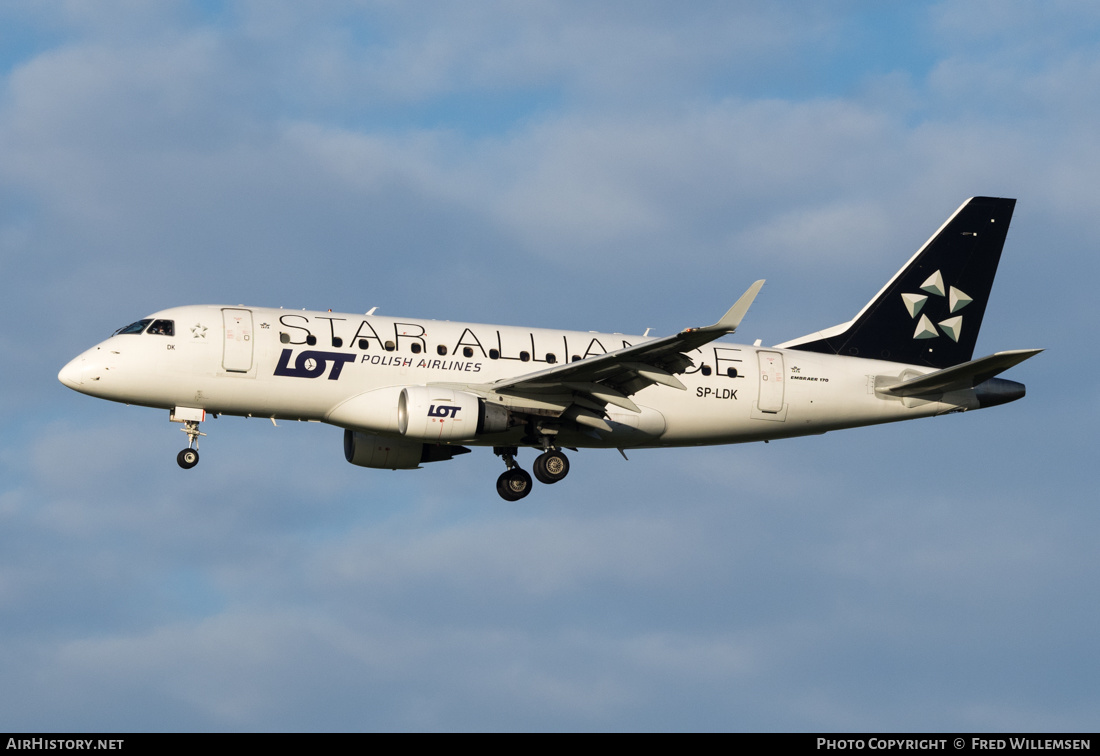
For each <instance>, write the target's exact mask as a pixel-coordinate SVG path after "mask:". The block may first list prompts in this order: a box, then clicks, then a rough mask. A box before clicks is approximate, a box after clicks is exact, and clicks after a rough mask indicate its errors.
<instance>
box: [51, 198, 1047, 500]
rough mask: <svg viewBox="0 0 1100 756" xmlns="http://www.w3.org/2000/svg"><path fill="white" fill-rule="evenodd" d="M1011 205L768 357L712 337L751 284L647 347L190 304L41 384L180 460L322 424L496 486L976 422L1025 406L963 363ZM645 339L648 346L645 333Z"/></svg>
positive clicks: (969, 210)
mask: <svg viewBox="0 0 1100 756" xmlns="http://www.w3.org/2000/svg"><path fill="white" fill-rule="evenodd" d="M1015 204H1016V201H1015V200H1012V199H996V198H990V197H975V198H972V199H970V200H967V201H966V202H965V203H963V205H962V206H961V207H960V208H959V209H958V210H956V211H955V213H954V214H953V215H952V216H951V217H950V218H949V219H948V220H947V222H946V223H944V224H943V226H941V227H940V229H939V230H938V231H937V232H936V233H935V234H934V235H933V236H932V238H931V239H929V241H928V242H926V243H925V245H924V246H923V247H921V248H920V250H919V251H918V252H917V253H916V254H915V255H914V256H913V257H912V259H910V260H909V262H908V263H906V265H905V267H903V268H902V269H901V270H900V271H899V272H898V273H897V274H896V275H895V276H894V277H893V278H892V279H890V281H889V282H888V283H887V284H886V286H884V287H883V289H882V290H881V291H880V292H879V293H878V294H877V295H876V296H875V297H874V298H873V299H872V300H871V301H870V302H869V303H868V304H867V306H866V307H864V308H863V309H862V310H860V311H859V313H858V314H857V315H856V316H855V317H854V318H853V319H852V320H850V321H849V322H847V323H844V324H841V325H838V326H834V327H832V328H827V329H825V330H823V331H819V332H817V333H813V334H810V335H808V336H803V337H802V338H798V339H794V340H793V341H788V342H786V343H783V344H779V345H777V346H774V347H763V346H760V344H759V342H757V343H756V344H755V345H752V346H746V345H739V344H734V343H728V342H725V341H718V339H720V338H721V337H722V336H726V335H728V334H732V333H734V332H735V331H736V330H737V326H738V325H739V324H740V322H741V319H742V318H743V317H744V316H745V313H746V312H747V311H748V309H749V305H750V304H751V303H752V301H753V299H754V298H755V297H756V295H757V293H758V292H759V291H760V287H761V286H762V285H763V284H764V282H763V281H757V282H755V283H754V284H753V285H752V286H750V287H749V289H748V291H746V292H745V293H744V294H743V295H742V296H741V298H740V299H738V300H737V302H736V303H735V304H734V305H733V307H731V308H730V309H729V311H728V312H727V313H726V314H725V315H724V316H722V318H721V319H720V320H719V321H718V322H717V323H715V324H714V325H709V326H705V327H702V328H688V329H686V330H684V331H681V332H679V333H677V334H674V335H672V336H666V337H663V338H649V337H648V336H647V335H642V336H624V335H622V334H618V333H614V334H611V333H596V332H589V333H584V332H578V331H555V330H546V329H534V328H515V327H509V326H496V325H480V324H474V323H452V322H445V321H437V320H421V319H418V318H387V317H381V316H378V315H375V314H374V310H371V311H370V312H368V313H367V314H366V315H352V314H338V313H333V312H307V311H304V310H303V311H289V310H282V309H267V308H252V307H243V306H237V307H226V306H221V305H201V306H190V307H175V308H172V309H169V310H162V311H161V312H157V313H154V314H152V315H149V316H148V317H146V318H142V319H141V320H138V321H137V322H135V323H132V324H130V325H128V326H126V327H124V328H120V329H119V330H118V331H116V332H115V333H114V335H112V336H111V337H110V338H109V339H107V340H106V341H104V342H102V343H100V344H98V345H97V346H94V347H92V348H91V349H89V350H87V351H86V352H84V353H83V354H81V355H80V356H78V357H77V358H76V359H74V360H73V361H72V362H70V363H69V364H68V365H66V366H65V367H64V368H63V369H62V370H61V372H60V374H59V375H58V378H59V379H60V380H61V382H62V383H63V384H65V385H66V386H68V387H70V388H72V389H75V390H76V391H79V392H81V393H84V394H90V395H91V396H97V397H101V398H103V399H110V400H112V401H117V402H124V403H126V404H137V405H143V406H147V407H156V408H159V409H167V410H168V411H169V413H170V414H169V419H170V420H171V421H172V422H178V423H183V426H184V427H183V428H182V430H183V431H184V432H185V433H186V434H187V437H188V440H189V443H188V445H187V448H186V449H184V450H183V451H181V452H180V453H179V455H178V457H177V461H178V463H179V465H180V467H183V468H185V469H187V468H191V467H194V466H195V465H196V464H197V463H198V461H199V453H198V439H199V437H200V436H204V435H206V434H205V433H201V432H200V431H199V423H200V422H201V421H203V420H205V419H206V416H207V414H210V415H212V416H214V417H217V416H218V415H221V414H226V415H240V416H247V417H265V418H270V419H271V421H272V422H273V423H274V422H275V420H276V419H285V420H305V421H312V422H324V423H330V424H332V425H335V426H338V427H340V428H343V429H344V456H345V458H346V459H347V460H348V462H351V463H352V464H354V465H360V466H362V467H375V468H386V469H413V468H419V467H420V465H421V464H423V463H427V462H438V461H441V460H448V459H451V458H452V457H454V456H455V455H458V454H465V453H466V452H469V451H470V449H469V448H467V445H468V446H488V447H492V449H493V453H494V454H497V455H498V456H500V457H501V458H502V459H503V461H504V463H505V465H506V466H507V469H506V470H505V472H504V473H503V474H501V476H500V478H499V479H498V480H497V491H498V492H499V494H500V495H501V496H502V497H503V498H505V499H507V500H509V501H515V500H518V499H521V498H523V497H524V496H526V495H527V494H528V493H530V491H531V487H532V481H531V476H530V475H529V474H528V473H527V472H526V471H524V470H523V469H522V468H520V467H519V465H518V464H517V462H516V455H517V453H518V450H519V449H520V448H521V447H527V448H532V449H536V450H539V451H540V452H541V453H540V454H539V455H538V456H537V457H536V458H535V460H534V464H533V466H532V467H533V471H534V474H535V477H536V478H538V479H539V480H540V481H541V482H543V483H556V482H558V481H560V480H562V479H563V478H564V477H565V476H566V474H567V473H568V472H569V460H568V458H567V457H566V456H565V455H564V454H563V453H562V449H572V450H577V449H580V448H615V449H618V450H619V451H620V452H622V453H623V455H624V456H625V452H623V450H625V449H635V448H653V447H664V446H699V445H705V444H731V443H744V442H748V441H767V440H770V439H775V438H790V437H793V436H805V435H812V434H821V433H825V432H827V431H831V430H836V429H839V428H853V427H857V426H862V425H873V424H876V423H887V422H894V421H897V420H909V419H912V418H918V417H928V416H931V415H940V414H944V413H948V412H961V411H965V410H971V409H979V408H983V407H990V406H993V405H997V404H1003V403H1005V402H1011V401H1014V400H1016V399H1019V398H1020V397H1022V396H1023V395H1024V386H1023V384H1020V383H1016V382H1014V381H1009V380H1004V379H1000V378H995V377H994V376H996V375H997V374H999V373H1001V372H1002V371H1004V370H1007V369H1008V368H1010V367H1012V366H1013V365H1016V364H1018V363H1020V362H1023V361H1024V360H1026V359H1028V358H1029V357H1032V356H1034V355H1035V354H1038V353H1039V352H1040V351H1042V350H1040V349H1027V350H1015V351H1008V352H997V353H996V354H992V355H990V356H988V357H982V358H980V359H976V360H975V359H972V357H973V353H974V344H975V342H976V340H977V336H978V329H979V328H980V326H981V323H982V316H983V315H984V313H985V307H986V302H987V300H988V298H989V293H990V290H991V288H992V285H993V277H994V274H995V273H996V270H997V263H998V260H999V259H1000V255H1001V248H1002V247H1003V245H1004V241H1005V236H1006V234H1007V232H1008V225H1009V221H1010V220H1011V218H1012V211H1013V208H1014V207H1015ZM647 333H648V331H647Z"/></svg>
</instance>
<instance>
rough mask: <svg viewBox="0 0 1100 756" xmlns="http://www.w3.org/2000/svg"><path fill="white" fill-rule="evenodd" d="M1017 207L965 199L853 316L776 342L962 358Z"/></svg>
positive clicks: (950, 361)
mask: <svg viewBox="0 0 1100 756" xmlns="http://www.w3.org/2000/svg"><path fill="white" fill-rule="evenodd" d="M1015 207H1016V200H1014V199H998V198H995V197H974V198H972V199H969V200H967V201H966V202H964V203H963V204H962V207H960V208H959V209H958V210H956V211H955V214H954V215H952V216H951V217H950V218H948V219H947V222H946V223H944V224H943V226H942V227H941V228H940V230H939V231H937V232H936V233H935V235H934V236H933V237H932V238H931V239H929V240H928V242H926V243H925V245H924V246H923V247H921V249H920V251H918V252H917V254H916V255H914V256H913V258H912V259H911V260H910V261H909V262H908V263H907V264H906V266H905V267H904V268H902V269H901V270H900V271H898V273H897V275H895V276H894V277H893V278H892V279H890V282H889V283H887V284H886V286H885V287H883V289H882V291H880V292H879V293H878V295H877V296H876V297H875V298H874V299H872V300H871V301H870V302H869V303H868V304H867V306H866V307H864V308H863V309H862V310H861V311H860V312H859V314H858V315H856V316H855V318H853V319H852V320H851V321H849V322H848V323H844V324H842V325H839V326H834V327H833V328H828V329H826V330H824V331H820V332H818V333H814V334H810V335H809V336H803V337H802V338H800V339H795V340H794V341H789V342H787V343H786V344H780V345H779V346H782V347H785V348H788V349H800V350H803V351H807V352H824V353H826V354H840V355H851V356H854V357H867V358H870V359H875V360H891V361H893V362H905V363H908V364H911V365H927V366H929V367H934V368H945V367H950V366H952V365H957V364H959V363H961V362H967V361H968V360H970V359H971V358H972V357H973V356H974V345H975V344H976V342H977V340H978V329H980V328H981V325H982V317H983V316H984V315H985V305H986V302H987V301H989V292H990V291H991V290H992V288H993V277H994V276H995V275H996V273H997V263H998V262H999V261H1000V259H1001V249H1002V247H1004V243H1005V236H1006V235H1007V234H1008V224H1009V222H1010V221H1011V220H1012V210H1013V209H1014V208H1015Z"/></svg>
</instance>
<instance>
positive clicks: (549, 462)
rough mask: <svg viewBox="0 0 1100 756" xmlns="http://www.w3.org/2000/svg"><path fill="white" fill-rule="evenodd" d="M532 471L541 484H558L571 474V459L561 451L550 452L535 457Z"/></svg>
mask: <svg viewBox="0 0 1100 756" xmlns="http://www.w3.org/2000/svg"><path fill="white" fill-rule="evenodd" d="M531 469H532V470H533V471H534V473H535V477H536V478H538V479H539V482H540V483H557V482H558V481H559V480H561V479H562V478H564V477H565V476H566V475H568V474H569V458H568V457H566V456H565V455H564V454H562V453H561V452H560V451H548V452H546V453H544V454H540V455H539V456H537V457H535V464H534V466H533V467H532V468H531Z"/></svg>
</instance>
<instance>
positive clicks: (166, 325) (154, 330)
mask: <svg viewBox="0 0 1100 756" xmlns="http://www.w3.org/2000/svg"><path fill="white" fill-rule="evenodd" d="M146 333H151V334H153V335H155V336H175V335H176V322H175V321H174V320H154V321H153V325H151V326H149V330H148V331H147V332H146Z"/></svg>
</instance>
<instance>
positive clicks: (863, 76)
mask: <svg viewBox="0 0 1100 756" xmlns="http://www.w3.org/2000/svg"><path fill="white" fill-rule="evenodd" d="M1098 27H1100V12H1098V11H1097V10H1096V9H1095V8H1094V7H1093V5H1092V4H1090V3H1084V2H1058V3H1051V2H1044V3H1027V2H1019V3H1012V4H1006V3H997V2H991V1H990V2H962V1H955V2H950V3H942V4H941V3H909V4H905V6H904V8H897V7H894V5H887V6H883V5H882V4H880V3H859V2H840V3H792V4H786V5H782V6H778V7H772V6H770V5H764V6H761V5H760V4H756V3H743V4H742V3H696V4H692V5H690V6H686V9H685V6H684V5H683V4H673V3H603V4H592V3H570V2H555V3H493V2H484V3H462V4H459V3H420V4H394V3H385V2H379V3H371V2H338V1H337V0H332V1H331V2H321V3H311V4H308V7H306V5H305V4H300V3H278V2H222V3H217V2H208V3H187V2H163V3H155V4H147V3H137V2H126V1H124V0H119V1H118V2H102V3H97V4H96V5H95V6H94V9H92V8H91V7H89V6H86V5H85V4H82V3H75V2H57V3H36V2H29V1H28V2H14V3H6V4H5V5H4V8H3V9H2V10H0V281H2V284H0V285H2V286H3V296H2V297H0V312H2V313H3V315H4V322H5V323H6V324H7V327H6V328H4V329H3V330H0V349H2V351H3V353H4V354H6V355H8V358H7V359H5V360H4V362H3V366H2V368H0V376H2V378H0V380H2V381H3V384H2V385H3V391H2V392H0V419H2V421H3V427H4V429H5V433H4V434H3V436H2V437H0V679H3V680H4V685H3V686H0V728H3V729H9V730H28V731H34V730H51V731H63V730H167V731H175V730H284V729H288V730H528V729H539V730H556V729H563V730H700V729H703V730H879V731H882V730H891V731H906V730H958V731H987V730H1035V731H1046V730H1094V729H1095V728H1096V714H1095V712H1096V711H1097V710H1098V709H1100V691H1098V685H1097V682H1096V681H1097V680H1098V679H1100V674H1098V673H1100V669H1098V666H1100V665H1098V656H1097V652H1096V649H1095V638H1096V637H1097V633H1098V630H1100V611H1098V609H1097V606H1098V605H1100V602H1098V601H1097V599H1098V598H1100V597H1098V595H1097V587H1096V580H1095V576H1096V574H1097V569H1098V567H1100V559H1098V557H1097V555H1096V550H1095V534H1096V532H1097V530H1098V529H1100V516H1098V515H1097V511H1096V506H1095V501H1094V499H1095V493H1094V491H1095V483H1094V478H1095V476H1094V474H1093V470H1094V468H1095V462H1094V459H1093V458H1094V456H1095V448H1096V443H1095V442H1096V431H1095V428H1096V427H1097V423H1098V422H1100V412H1098V409H1100V408H1098V402H1097V399H1096V397H1095V392H1093V391H1091V390H1090V387H1091V382H1092V377H1091V376H1092V375H1093V373H1094V372H1095V369H1096V367H1097V358H1096V357H1095V354H1094V353H1095V350H1093V349H1091V348H1090V347H1091V341H1092V339H1091V337H1090V336H1089V335H1088V334H1089V333H1092V332H1093V331H1094V330H1095V328H1094V326H1095V324H1096V321H1097V316H1096V314H1095V307H1094V305H1093V301H1094V299H1095V297H1094V294H1093V288H1094V286H1095V284H1094V282H1095V281H1096V279H1097V273H1098V272H1100V271H1098V267H1100V266H1098V264H1097V255H1096V253H1095V240H1096V239H1097V238H1098V236H1100V228H1098V226H1100V220H1098V219H1100V193H1098V192H1097V191H1096V176H1098V175H1100V148H1098V147H1097V143H1096V139H1095V124H1096V123H1097V122H1098V120H1100V100H1097V98H1096V97H1094V96H1093V94H1092V93H1094V92H1096V91H1100V35H1098V34H1097V31H1098ZM974 195H993V196H1009V197H1016V198H1018V200H1019V202H1018V204H1017V209H1016V214H1015V216H1014V219H1013V224H1012V229H1011V231H1010V233H1009V237H1008V243H1007V245H1006V248H1005V253H1004V257H1003V259H1002V263H1001V268H1000V273H999V275H998V279H997V283H996V285H995V287H994V291H993V298H992V300H991V302H990V304H989V307H988V310H987V314H986V318H985V324H984V328H983V331H982V336H981V338H980V340H979V344H978V351H979V352H981V353H983V354H986V353H991V352H994V351H998V350H1003V349H1012V348H1030V347H1045V348H1046V349H1047V350H1048V351H1047V352H1045V353H1044V354H1043V355H1041V356H1039V357H1036V358H1035V359H1033V360H1031V361H1029V362H1027V363H1025V364H1023V365H1021V366H1019V367H1017V368H1015V369H1014V370H1013V371H1012V374H1011V375H1010V377H1012V378H1015V379H1016V380H1020V381H1023V382H1025V383H1027V385H1028V396H1027V397H1026V398H1025V399H1024V400H1022V401H1020V402H1017V403H1014V404H1012V405H1008V406H1004V407H1000V408H996V409H993V410H989V411H983V412H979V413H967V414H966V415H956V416H950V417H943V418H937V419H932V420H925V421H918V422H914V423H908V424H904V425H894V426H885V427H879V428H868V429H861V430H853V431H847V432H839V433H831V434H828V435H826V436H823V437H819V438H812V439H799V440H791V441H785V442H776V443H771V444H768V445H756V446H737V447H719V448H708V449H695V450H665V451H641V452H635V453H633V454H631V455H630V457H631V459H630V461H624V460H623V459H622V458H621V457H619V456H618V454H617V453H615V452H610V453H608V452H600V451H585V452H581V453H579V454H576V455H573V457H572V463H573V467H572V473H571V474H570V477H569V479H568V480H567V481H565V482H563V483H561V484H559V485H557V486H554V487H541V488H539V489H537V490H536V492H535V494H533V495H532V496H531V497H530V498H528V499H526V500H524V501H523V502H522V503H519V504H505V503H504V502H502V501H501V500H500V499H499V498H498V497H497V495H496V493H495V491H494V488H493V481H494V480H495V478H496V476H497V474H498V473H499V471H500V462H499V460H497V459H496V458H495V457H493V456H492V455H491V454H488V453H486V452H480V453H474V454H470V455H467V456H465V457H462V458H460V459H457V460H455V461H453V462H449V463H445V464H439V465H433V466H429V467H427V468H425V469H423V470H420V471H417V472H388V471H375V470H363V469H359V468H355V467H353V466H351V465H348V464H347V463H346V462H344V460H343V459H342V439H341V433H340V431H339V430H337V429H334V428H329V427H325V426H317V425H304V424H301V425H299V424H293V423H283V424H280V426H279V427H278V428H273V427H272V426H271V424H270V423H268V422H266V421H264V422H258V421H255V420H244V419H236V418H222V419H219V420H216V421H212V422H208V423H206V425H205V426H204V430H205V431H207V432H208V433H209V436H208V437H207V438H206V439H204V440H203V445H202V449H203V461H202V464H201V465H200V466H199V467H197V468H196V469H194V470H192V471H190V472H184V471H182V470H180V469H179V468H177V466H176V464H175V461H174V457H175V453H176V451H178V449H179V448H180V447H182V445H183V442H184V437H183V434H181V433H179V430H178V426H176V425H170V424H169V423H168V422H166V420H167V418H166V417H165V416H164V415H163V414H162V413H160V412H156V411H153V410H148V409H142V408H135V407H125V406H122V405H114V404H108V403H105V402H99V401H95V400H93V399H90V398H88V397H85V396H82V395H79V394H76V393H74V392H72V391H69V390H68V389H66V388H64V387H63V386H62V385H61V384H60V383H58V382H57V380H56V374H57V371H58V370H59V369H60V367H61V366H62V365H63V364H64V363H65V362H67V361H68V360H69V359H71V358H72V357H73V356H75V355H76V354H77V353H79V352H80V351H81V350H83V349H85V348H87V347H88V346H90V345H91V344H93V343H95V342H97V341H99V340H101V339H102V338H104V337H105V336H106V335H108V334H109V333H110V332H111V331H112V330H114V329H115V328H117V327H119V326H121V325H124V324H126V323H128V322H131V321H133V320H135V319H137V318H139V317H142V316H143V315H145V314H147V313H150V312H153V311H155V310H159V309H162V308H165V307H169V306H174V305H179V304H191V303H208V302H209V303H231V304H236V303H246V304H250V305H255V306H285V307H306V308H316V309H328V308H332V309H335V310H343V311H351V312H356V311H359V312H361V311H365V310H366V309H369V308H370V307H374V306H378V307H379V308H380V312H382V313H385V314H390V315H406V316H418V317H425V318H444V319H451V320H469V321H475V322H501V323H514V324H517V325H519V324H522V325H531V326H540V327H563V328H577V329H583V330H588V329H598V330H607V331H623V332H640V331H642V330H644V329H645V328H647V327H652V328H653V329H654V333H657V334H664V333H670V332H672V331H674V330H676V329H679V328H682V327H685V326H690V325H698V324H700V323H705V322H712V321H713V320H714V319H715V318H717V317H718V316H719V315H721V313H722V312H724V311H725V309H726V308H727V307H728V306H729V304H730V303H732V301H733V300H734V299H735V298H736V297H737V296H738V295H739V294H740V293H741V292H742V291H743V290H744V289H745V287H746V286H747V285H748V284H749V283H750V282H751V281H753V280H755V279H757V278H767V279H768V285H767V286H766V287H765V289H764V290H763V292H762V293H761V295H760V297H759V298H758V299H757V302H756V303H755V304H754V306H753V309H752V311H751V312H750V314H749V317H748V318H747V319H746V321H745V323H744V324H743V325H742V330H741V333H740V334H739V335H740V336H743V337H744V338H746V339H747V340H753V339H757V338H760V339H762V340H763V342H764V343H765V344H774V343H779V342H781V341H784V340H786V339H789V338H793V337H795V336H799V335H802V334H805V333H808V332H811V331H814V330H817V329H819V328H822V327H826V326H830V325H833V324H835V323H838V322H842V321H844V320H847V319H848V318H850V317H851V316H852V315H853V314H854V313H855V312H856V311H857V310H858V309H859V308H860V307H861V306H862V305H863V304H864V303H865V302H866V301H867V300H868V299H869V298H870V297H871V296H872V295H873V294H874V293H875V292H876V291H877V290H878V289H879V287H880V286H881V285H882V284H883V283H884V282H885V281H886V280H887V278H888V277H889V276H891V275H892V274H893V273H894V271H895V270H897V268H898V267H899V266H900V265H901V264H902V263H903V262H904V261H905V260H906V259H907V258H908V257H909V255H911V254H912V252H913V251H915V249H916V248H917V247H918V246H919V245H920V244H921V243H923V242H924V241H925V239H927V238H928V236H929V235H930V234H931V233H932V232H933V231H934V230H935V229H936V228H937V227H938V226H939V224H940V223H942V222H943V220H944V219H945V218H946V217H947V216H948V215H949V214H950V213H951V212H952V211H953V210H954V209H955V208H956V207H958V205H959V204H960V203H961V202H962V201H963V200H965V199H966V198H967V197H970V196H974ZM1082 387H1084V390H1082ZM206 426H208V427H206ZM530 456H531V455H528V457H530ZM521 462H524V463H525V464H529V462H530V459H529V458H528V459H524V458H523V457H522V455H521Z"/></svg>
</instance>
